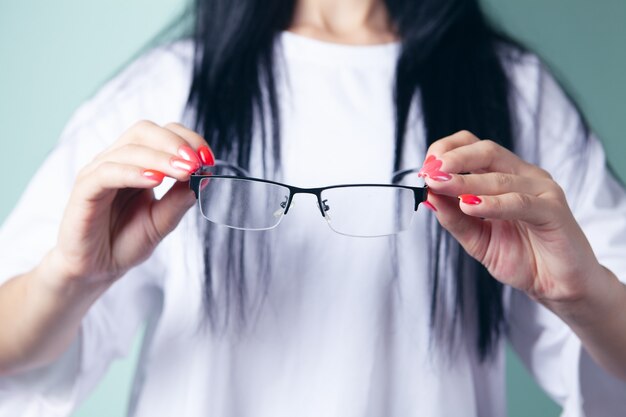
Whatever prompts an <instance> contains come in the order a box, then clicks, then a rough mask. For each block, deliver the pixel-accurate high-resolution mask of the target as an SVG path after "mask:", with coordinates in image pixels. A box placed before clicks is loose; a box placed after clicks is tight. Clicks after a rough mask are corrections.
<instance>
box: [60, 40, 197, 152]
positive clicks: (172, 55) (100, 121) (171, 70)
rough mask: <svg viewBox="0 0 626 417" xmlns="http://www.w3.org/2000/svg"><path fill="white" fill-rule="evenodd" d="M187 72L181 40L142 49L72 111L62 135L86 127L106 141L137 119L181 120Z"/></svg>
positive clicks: (188, 56) (188, 57)
mask: <svg viewBox="0 0 626 417" xmlns="http://www.w3.org/2000/svg"><path fill="white" fill-rule="evenodd" d="M192 71H193V43H192V41H190V40H181V41H177V42H173V43H170V44H166V45H162V46H159V47H156V48H153V49H151V50H149V51H148V52H146V53H143V54H142V55H140V56H139V57H138V58H136V59H135V60H134V61H132V62H131V63H130V64H129V65H128V66H126V67H125V68H124V69H122V70H121V71H120V72H119V73H117V74H116V75H114V76H113V77H112V78H111V79H109V80H108V81H107V82H106V83H104V84H103V85H102V86H101V87H100V89H99V90H98V91H97V92H96V93H95V94H94V95H93V96H92V97H91V98H90V99H89V100H87V101H86V102H85V103H83V105H81V106H80V107H79V108H78V110H77V111H76V112H75V113H74V114H73V116H72V118H71V120H70V122H69V123H68V125H67V126H66V129H65V132H64V135H63V136H65V137H67V136H73V133H74V132H76V131H82V130H85V129H88V130H90V131H92V132H93V133H96V136H98V137H99V138H100V139H101V140H102V141H104V142H112V141H113V140H115V139H116V138H117V136H119V135H120V134H121V133H122V132H123V131H124V130H126V129H127V128H128V127H130V126H131V125H132V124H134V123H135V122H136V121H138V120H143V119H147V120H152V121H154V122H155V123H159V124H165V123H168V122H172V121H176V122H180V121H182V119H183V117H184V112H185V108H186V103H187V97H188V94H189V88H190V85H191V77H192Z"/></svg>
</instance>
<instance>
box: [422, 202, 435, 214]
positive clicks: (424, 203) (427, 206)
mask: <svg viewBox="0 0 626 417" xmlns="http://www.w3.org/2000/svg"><path fill="white" fill-rule="evenodd" d="M422 204H423V205H424V207H426V208H427V209H429V210H432V211H434V212H435V213H436V212H437V207H435V206H434V205H433V203H431V202H430V201H422Z"/></svg>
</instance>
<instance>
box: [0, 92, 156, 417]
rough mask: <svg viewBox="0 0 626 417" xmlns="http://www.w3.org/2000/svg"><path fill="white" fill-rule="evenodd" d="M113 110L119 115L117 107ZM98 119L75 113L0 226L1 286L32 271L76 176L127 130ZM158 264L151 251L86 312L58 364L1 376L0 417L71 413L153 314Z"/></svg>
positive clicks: (85, 111) (90, 108)
mask: <svg viewBox="0 0 626 417" xmlns="http://www.w3.org/2000/svg"><path fill="white" fill-rule="evenodd" d="M105 101H107V100H105ZM109 104H110V105H112V106H113V105H114V103H109ZM119 110H120V111H122V112H124V108H121V109H119ZM98 113H99V111H98V109H97V108H94V103H93V102H92V103H88V104H86V105H85V106H83V107H82V108H81V110H79V111H78V112H77V114H76V115H75V116H74V118H73V121H72V122H71V123H70V124H69V125H68V127H67V128H66V130H65V132H64V133H63V134H62V137H61V140H60V142H59V143H58V145H57V146H56V147H55V149H54V150H53V151H52V152H51V153H50V155H49V156H48V157H47V159H46V160H45V162H44V163H43V164H42V165H41V167H40V168H39V169H38V170H37V172H36V173H35V175H34V177H33V178H32V180H31V181H30V184H29V185H28V187H27V189H26V190H25V192H24V193H23V195H22V197H21V199H20V200H19V202H18V203H17V205H16V207H15V208H14V210H13V211H12V213H11V214H10V215H9V217H8V218H7V219H6V221H5V223H4V224H3V225H2V228H1V229H0V283H2V282H5V281H6V280H8V279H10V278H12V277H14V276H16V275H18V274H21V273H24V272H27V271H29V270H30V269H32V268H33V267H34V266H35V265H36V264H37V263H38V262H39V261H40V260H41V259H42V258H43V256H44V255H45V254H46V253H47V252H48V251H49V250H50V249H51V248H52V247H53V246H54V244H55V242H56V238H57V233H58V227H59V223H60V220H61V218H62V215H63V211H64V207H65V205H66V202H67V200H68V197H69V194H70V191H71V189H72V185H73V182H74V178H75V176H76V174H77V172H78V171H79V169H80V168H82V167H83V166H84V165H86V164H87V163H89V161H91V160H92V159H93V157H94V156H95V155H96V154H97V153H99V152H100V151H102V150H103V149H104V148H105V147H106V146H107V145H108V143H110V142H111V141H112V140H114V139H115V138H116V137H117V136H114V137H111V136H110V135H117V134H118V131H122V130H124V129H125V128H127V125H124V126H122V125H121V124H120V123H119V122H117V121H115V120H114V119H112V118H111V119H108V120H103V118H102V116H99V117H97V118H96V117H94V115H95V114H98ZM132 114H137V113H136V112H134V113H132ZM106 125H109V127H110V128H109V129H107V130H106V131H105V130H103V129H101V128H98V127H97V126H106ZM157 252H158V251H157ZM157 259H158V257H157V255H156V252H155V254H153V256H152V257H151V258H150V259H148V260H147V261H146V262H144V263H143V264H142V265H140V266H138V267H137V268H134V269H133V270H131V271H130V272H129V273H128V274H127V275H126V276H124V277H122V278H121V279H120V280H119V281H118V282H116V283H115V284H114V285H113V286H112V287H111V288H110V289H109V290H108V291H107V292H106V293H105V294H104V295H103V296H102V297H101V298H100V299H99V300H98V301H97V302H96V303H95V304H94V305H93V306H92V308H91V309H90V310H89V311H88V313H87V315H86V316H85V318H84V319H83V321H82V323H81V328H80V332H79V337H77V339H76V340H75V341H74V343H73V344H72V345H71V346H70V348H69V349H68V350H67V351H66V352H65V353H64V355H63V356H62V357H61V358H59V359H58V360H57V361H55V362H54V363H52V364H51V365H49V366H46V367H43V368H40V369H36V370H33V371H30V372H26V373H22V374H19V375H14V376H7V377H0V417H20V416H22V417H26V416H29V417H30V416H33V417H34V416H49V417H56V416H59V417H60V416H69V415H70V414H71V413H72V411H73V410H74V409H75V408H76V406H77V405H78V404H79V403H80V402H81V401H82V400H83V399H84V398H85V397H86V395H87V394H88V393H89V392H90V391H91V390H92V389H93V388H94V387H95V385H96V384H97V382H98V381H99V380H100V379H101V377H102V376H103V375H104V373H105V371H106V369H107V366H108V365H109V363H110V362H111V361H112V360H114V359H115V358H117V357H120V356H124V355H126V354H127V352H128V351H129V349H130V347H131V345H132V341H133V338H134V336H135V335H136V334H137V332H138V330H140V328H141V327H142V324H143V322H144V321H145V320H146V318H147V317H148V316H150V315H151V314H152V311H153V310H154V309H155V308H156V307H155V306H156V304H155V303H156V301H155V300H158V299H159V291H160V284H159V277H160V276H161V274H162V272H161V271H162V266H160V265H157V262H158V260H157Z"/></svg>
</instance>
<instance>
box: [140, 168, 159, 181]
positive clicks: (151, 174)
mask: <svg viewBox="0 0 626 417" xmlns="http://www.w3.org/2000/svg"><path fill="white" fill-rule="evenodd" d="M142 175H143V176H144V177H146V178H148V179H151V180H152V181H155V182H161V181H163V178H164V177H165V175H164V174H163V173H162V172H159V171H155V170H153V169H145V170H144V171H143V172H142Z"/></svg>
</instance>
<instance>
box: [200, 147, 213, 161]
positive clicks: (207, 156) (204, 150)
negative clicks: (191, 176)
mask: <svg viewBox="0 0 626 417" xmlns="http://www.w3.org/2000/svg"><path fill="white" fill-rule="evenodd" d="M198 155H200V160H201V161H202V165H209V166H213V165H215V157H214V156H213V152H211V149H209V147H208V146H200V147H199V148H198Z"/></svg>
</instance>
